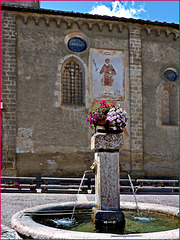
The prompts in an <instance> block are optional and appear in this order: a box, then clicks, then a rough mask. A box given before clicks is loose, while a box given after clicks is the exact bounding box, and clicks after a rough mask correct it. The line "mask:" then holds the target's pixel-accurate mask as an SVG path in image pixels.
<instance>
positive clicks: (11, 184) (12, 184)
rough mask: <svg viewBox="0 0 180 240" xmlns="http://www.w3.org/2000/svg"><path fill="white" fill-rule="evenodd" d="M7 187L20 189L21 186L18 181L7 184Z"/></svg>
mask: <svg viewBox="0 0 180 240" xmlns="http://www.w3.org/2000/svg"><path fill="white" fill-rule="evenodd" d="M6 185H8V186H13V187H18V186H19V185H20V183H19V182H16V181H9V182H6Z"/></svg>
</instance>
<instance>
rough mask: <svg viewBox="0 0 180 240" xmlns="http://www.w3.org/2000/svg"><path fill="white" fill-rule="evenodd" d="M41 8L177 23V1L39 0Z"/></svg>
mask: <svg viewBox="0 0 180 240" xmlns="http://www.w3.org/2000/svg"><path fill="white" fill-rule="evenodd" d="M41 8H45V9H53V10H60V11H70V12H81V13H91V14H100V15H108V16H117V17H126V18H136V19H143V20H151V21H159V22H169V23H171V22H174V23H179V1H172V0H171V1H41Z"/></svg>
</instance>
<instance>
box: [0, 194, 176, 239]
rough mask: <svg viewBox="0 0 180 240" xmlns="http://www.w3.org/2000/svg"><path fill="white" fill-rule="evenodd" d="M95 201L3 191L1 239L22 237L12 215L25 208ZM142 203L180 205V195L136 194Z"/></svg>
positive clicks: (85, 197) (123, 198) (130, 199)
mask: <svg viewBox="0 0 180 240" xmlns="http://www.w3.org/2000/svg"><path fill="white" fill-rule="evenodd" d="M76 198H77V201H79V202H89V201H94V199H95V195H94V194H80V195H79V196H78V197H77V195H75V194H44V193H43V194H37V193H35V194H34V193H30V194H28V193H1V239H20V238H17V235H16V233H15V231H14V230H13V229H11V218H12V216H13V215H14V214H15V213H16V212H18V211H20V210H23V209H25V208H29V207H33V206H37V205H42V204H48V203H60V202H73V201H75V199H76ZM136 198H137V201H138V202H139V203H140V202H142V203H156V204H162V205H165V206H174V207H179V195H136ZM120 200H121V201H127V202H134V196H133V195H132V194H124V195H123V194H121V195H120Z"/></svg>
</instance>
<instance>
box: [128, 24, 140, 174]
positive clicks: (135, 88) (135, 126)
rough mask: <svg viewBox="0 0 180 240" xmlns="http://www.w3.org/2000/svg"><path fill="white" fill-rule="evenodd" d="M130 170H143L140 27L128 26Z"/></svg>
mask: <svg viewBox="0 0 180 240" xmlns="http://www.w3.org/2000/svg"><path fill="white" fill-rule="evenodd" d="M129 53H130V66H129V68H130V104H131V105H130V112H131V113H130V116H131V163H132V171H143V106H142V59H141V28H139V27H130V28H129Z"/></svg>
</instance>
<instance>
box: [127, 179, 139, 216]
mask: <svg viewBox="0 0 180 240" xmlns="http://www.w3.org/2000/svg"><path fill="white" fill-rule="evenodd" d="M128 178H129V182H130V184H131V188H132V191H133V195H134V200H135V203H136V210H137V214H138V217H140V213H139V208H138V203H137V198H136V194H135V191H134V186H133V183H132V180H131V177H130V175H129V174H128Z"/></svg>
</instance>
